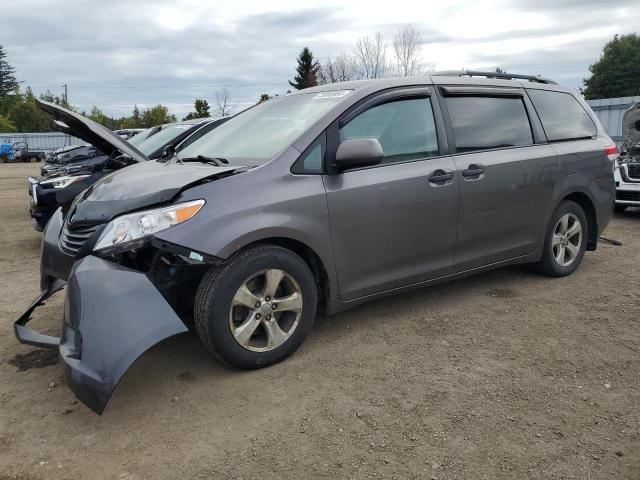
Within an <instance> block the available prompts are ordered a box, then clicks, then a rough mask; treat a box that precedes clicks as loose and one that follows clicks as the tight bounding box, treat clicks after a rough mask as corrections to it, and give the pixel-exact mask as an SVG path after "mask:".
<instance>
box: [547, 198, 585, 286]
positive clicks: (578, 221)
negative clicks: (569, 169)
mask: <svg viewBox="0 0 640 480" xmlns="http://www.w3.org/2000/svg"><path fill="white" fill-rule="evenodd" d="M588 228H589V227H588V224H587V217H586V215H585V214H584V210H582V207H581V206H580V205H578V204H577V203H575V202H572V201H570V200H565V201H564V202H562V203H561V204H560V205H559V206H558V208H557V209H556V211H555V212H553V215H552V216H551V221H550V222H549V226H548V228H547V232H546V237H545V242H544V251H543V252H542V258H541V259H540V261H539V262H538V263H537V265H536V267H537V270H538V271H539V272H541V273H543V274H545V275H548V276H551V277H564V276H566V275H570V274H572V273H573V272H574V271H575V270H576V269H577V268H578V266H580V262H582V257H583V256H584V252H585V250H586V248H587V238H588V233H589V232H588Z"/></svg>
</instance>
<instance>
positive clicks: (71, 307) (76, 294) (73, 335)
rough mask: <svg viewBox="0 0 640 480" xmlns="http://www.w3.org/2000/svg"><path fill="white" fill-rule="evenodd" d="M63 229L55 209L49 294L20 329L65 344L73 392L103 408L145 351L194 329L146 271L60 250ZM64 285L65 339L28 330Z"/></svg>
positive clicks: (46, 263) (53, 344) (45, 253)
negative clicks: (29, 325)
mask: <svg viewBox="0 0 640 480" xmlns="http://www.w3.org/2000/svg"><path fill="white" fill-rule="evenodd" d="M60 228H61V224H60V216H59V215H58V214H56V215H54V217H53V218H52V221H51V222H50V223H49V225H47V229H46V231H45V235H44V238H43V245H42V278H41V290H42V291H41V293H40V295H38V297H37V298H36V299H35V300H34V302H33V303H32V304H31V305H30V306H29V308H28V309H27V310H26V311H25V312H24V313H23V314H22V315H21V316H20V318H18V320H16V322H15V323H14V331H15V335H16V338H17V339H18V340H19V341H20V342H21V343H25V344H29V345H34V346H38V347H44V348H52V349H58V351H59V354H60V359H61V360H62V363H63V365H64V373H65V377H66V380H67V384H68V385H69V387H70V388H71V390H72V391H73V392H74V393H75V395H76V396H77V397H78V399H79V400H80V401H82V402H83V403H84V404H86V405H87V406H88V407H89V408H90V409H91V410H93V411H94V412H96V413H102V411H103V410H104V408H105V407H106V405H107V403H108V401H109V399H110V398H111V395H112V393H113V390H114V389H115V387H116V386H117V384H118V382H119V381H120V379H121V378H122V376H123V375H124V374H125V372H126V371H127V369H128V368H129V367H130V366H131V365H132V364H133V362H134V361H135V360H136V359H137V358H138V357H139V356H140V355H142V354H143V353H144V352H145V351H146V350H147V349H149V348H150V347H152V346H153V345H155V344H156V343H158V342H160V341H162V340H164V339H165V338H167V337H170V336H173V335H176V334H178V333H182V332H186V331H187V330H188V329H187V327H186V325H185V324H184V323H183V322H182V320H180V318H179V317H178V315H177V314H176V313H175V311H174V310H173V309H172V308H171V306H170V305H169V304H168V303H167V301H166V300H165V299H164V297H163V296H162V295H161V293H160V292H159V291H158V290H157V289H156V287H155V285H154V284H153V283H152V282H151V281H150V280H149V279H148V278H147V276H146V275H145V274H144V273H142V272H139V271H136V270H131V269H129V268H126V267H123V266H121V265H119V264H116V263H113V262H110V261H108V260H104V259H101V258H98V257H95V256H93V255H89V256H86V257H84V258H82V259H79V260H77V261H76V260H75V259H73V257H69V256H68V255H65V254H64V253H62V252H61V251H60V249H59V248H58V247H57V236H58V235H59V233H60ZM54 238H55V243H54V241H53V239H54ZM69 259H70V262H71V263H69ZM65 284H66V286H67V289H66V296H65V306H64V321H63V324H62V335H61V337H60V338H58V337H53V336H49V335H43V334H41V333H38V332H35V331H33V330H31V329H29V328H28V327H27V323H28V322H29V321H30V319H31V314H32V313H33V311H34V310H35V309H36V308H37V307H38V306H40V305H42V304H44V302H45V301H46V300H47V299H48V298H50V297H51V296H52V295H53V294H54V293H56V292H57V291H59V290H61V289H62V288H63V287H64V286H65Z"/></svg>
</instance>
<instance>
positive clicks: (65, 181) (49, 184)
mask: <svg viewBox="0 0 640 480" xmlns="http://www.w3.org/2000/svg"><path fill="white" fill-rule="evenodd" d="M88 176H89V175H73V176H64V177H56V178H51V179H49V180H43V181H42V182H40V185H44V186H46V188H56V189H61V188H67V187H68V186H69V185H71V184H72V183H75V182H77V181H79V180H82V179H83V178H87V177H88Z"/></svg>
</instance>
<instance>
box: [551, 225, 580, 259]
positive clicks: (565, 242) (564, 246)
mask: <svg viewBox="0 0 640 480" xmlns="http://www.w3.org/2000/svg"><path fill="white" fill-rule="evenodd" d="M581 245H582V225H581V224H580V220H578V217H576V216H575V215H574V214H573V213H567V214H565V215H563V216H562V217H560V219H559V220H558V223H557V224H556V227H555V228H554V230H553V238H552V239H551V248H552V249H553V258H554V259H555V261H556V262H557V263H558V265H560V266H561V267H567V266H569V265H571V264H572V263H573V262H574V261H575V259H576V257H577V256H578V253H580V247H581Z"/></svg>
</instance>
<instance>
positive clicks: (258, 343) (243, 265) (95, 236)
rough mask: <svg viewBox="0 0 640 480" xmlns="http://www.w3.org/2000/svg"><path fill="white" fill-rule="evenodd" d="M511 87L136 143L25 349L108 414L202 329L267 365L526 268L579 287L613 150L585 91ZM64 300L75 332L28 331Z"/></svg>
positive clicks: (319, 90)
mask: <svg viewBox="0 0 640 480" xmlns="http://www.w3.org/2000/svg"><path fill="white" fill-rule="evenodd" d="M493 76H495V74H493ZM504 76H505V75H503V77H504ZM508 77H509V78H510V79H496V78H487V77H473V78H469V77H467V76H464V75H462V76H456V75H450V76H440V75H433V76H429V77H420V78H394V79H385V80H372V81H355V82H347V83H337V84H332V85H324V86H321V87H315V88H310V89H307V90H302V91H299V92H296V93H294V94H291V95H287V96H284V97H280V98H275V99H271V100H269V101H266V102H263V103H261V104H258V105H256V106H254V107H252V108H250V109H248V110H246V111H244V112H242V113H240V114H239V115H237V116H236V117H234V118H232V119H231V120H229V121H228V122H227V123H225V124H223V125H221V126H220V127H218V128H217V129H215V130H213V131H212V132H210V133H208V134H207V135H204V136H202V137H201V138H199V139H198V140H196V141H194V142H193V143H192V144H191V145H189V146H188V147H186V148H184V149H183V150H182V151H180V152H179V154H174V155H173V156H169V157H168V159H165V160H163V161H143V160H144V159H143V156H141V155H139V152H137V150H136V149H135V147H133V146H128V147H127V148H126V151H125V152H122V154H125V155H128V156H129V157H131V159H132V160H133V161H134V162H135V161H138V160H139V163H137V164H134V165H132V166H129V167H127V168H124V169H122V170H119V171H117V172H115V173H113V174H111V175H109V176H107V177H105V178H103V179H102V180H100V181H99V182H97V183H96V184H94V185H92V186H91V187H90V188H88V189H87V190H86V191H84V192H83V193H81V194H80V195H79V196H78V197H77V198H76V200H75V201H74V202H73V203H72V204H71V205H70V207H69V208H68V210H66V211H63V210H59V211H58V212H56V214H55V215H54V216H53V218H52V220H51V221H50V222H49V224H48V225H47V228H46V230H45V232H44V238H43V248H42V260H41V262H42V293H41V294H40V296H39V297H38V298H36V299H35V301H34V303H33V305H32V306H31V307H30V308H29V309H28V310H27V311H26V312H25V313H24V314H23V315H22V316H21V317H20V318H19V319H18V320H17V322H16V323H15V329H16V335H17V337H18V339H19V340H20V341H22V342H24V343H29V344H33V345H39V346H45V347H51V348H57V349H59V351H60V357H61V359H62V361H63V365H64V369H65V373H66V377H67V383H68V385H69V386H70V388H71V389H72V390H73V391H74V392H75V393H76V395H77V396H78V398H80V400H82V401H83V402H84V403H86V404H87V405H88V406H89V407H90V408H92V409H93V410H94V411H96V412H98V413H101V412H102V411H103V409H104V408H105V405H106V404H107V402H108V400H109V398H110V396H111V394H112V392H113V390H114V388H115V386H116V384H117V383H118V381H119V380H120V378H121V377H122V376H123V375H124V373H125V371H126V370H127V368H128V367H129V366H130V365H131V364H132V363H133V361H134V360H135V359H136V358H137V357H138V356H140V355H141V354H142V353H143V352H144V351H145V350H147V349H148V348H149V347H151V346H152V345H154V344H156V343H158V342H159V341H161V340H163V339H165V338H167V337H169V336H172V335H175V334H178V333H181V332H185V331H187V330H188V329H189V328H191V327H193V328H194V329H195V331H196V332H197V334H198V336H199V337H200V339H201V340H202V343H203V344H204V346H205V347H206V348H207V349H208V350H209V351H210V352H211V353H212V354H214V355H215V356H217V357H218V358H219V359H221V360H222V361H224V362H226V363H228V364H231V365H233V366H236V367H238V368H242V369H255V368H260V367H264V366H267V365H271V364H273V363H275V362H279V361H281V360H283V359H284V358H286V357H287V356H288V355H290V354H291V353H293V352H294V351H295V350H296V349H297V348H298V347H299V346H300V344H301V343H302V342H303V340H304V339H305V337H306V336H307V334H308V333H309V331H310V330H311V328H312V325H313V323H314V319H315V318H316V316H317V315H318V314H319V313H322V314H332V313H335V312H338V311H341V310H344V309H347V308H350V307H353V306H355V305H358V304H360V303H362V302H365V301H368V300H371V299H374V298H379V297H381V296H385V295H390V294H393V293H397V292H401V291H405V290H407V289H412V288H418V287H424V286H427V285H431V284H434V283H438V282H444V281H448V280H451V279H454V278H459V277H462V276H465V275H469V274H474V273H479V272H482V271H486V270H489V269H493V268H497V267H501V266H505V265H511V264H516V263H530V264H533V265H535V267H536V269H537V270H538V271H540V272H542V273H544V274H546V275H550V276H555V277H561V276H565V275H569V274H571V273H572V272H574V271H575V270H576V269H577V268H578V266H579V265H580V262H581V260H582V257H583V255H584V253H585V251H586V250H594V249H595V248H596V245H597V242H598V235H599V234H600V232H602V230H603V229H604V228H605V227H606V225H607V223H608V222H609V219H610V217H611V214H612V210H613V205H614V196H615V184H614V179H613V170H614V161H615V146H614V144H613V142H612V141H611V139H610V138H609V137H608V136H607V135H606V133H605V132H604V130H603V128H602V126H601V125H600V123H599V122H598V120H597V118H596V117H595V116H594V114H593V112H592V111H591V110H590V109H589V107H588V106H587V105H586V104H585V102H584V101H583V100H582V98H580V96H579V95H578V94H577V93H576V92H574V91H573V90H568V89H566V88H562V87H559V86H558V85H556V84H554V83H553V82H551V81H549V80H544V79H540V78H538V77H525V76H522V77H520V76H515V75H509V76H508ZM50 111H51V113H52V115H53V116H54V117H55V118H56V119H57V120H58V121H62V122H64V123H66V124H78V122H81V123H82V125H84V127H85V130H87V131H91V132H92V133H93V134H95V135H99V136H101V137H102V138H103V139H109V138H112V137H115V135H114V134H113V133H112V132H109V131H107V130H106V129H103V128H102V127H100V126H99V125H96V124H94V123H93V122H91V121H90V120H88V119H85V118H83V117H81V116H80V115H78V114H76V113H74V112H69V111H66V110H64V109H62V108H60V107H57V106H54V105H50ZM112 140H113V143H114V145H115V146H116V149H117V148H120V147H118V145H119V143H118V139H115V138H112ZM122 148H124V147H122ZM65 286H66V302H65V313H64V321H63V322H62V335H61V337H60V338H57V337H50V336H45V335H42V334H39V333H37V332H34V331H32V330H30V329H28V327H27V326H26V324H27V322H28V321H29V319H30V315H31V313H32V311H33V310H34V309H35V308H36V307H37V306H38V305H40V304H42V302H44V301H45V300H46V299H47V298H48V297H49V296H50V295H51V294H52V293H54V292H56V291H58V290H60V289H62V288H63V287H65Z"/></svg>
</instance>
